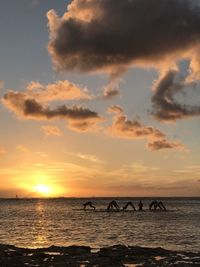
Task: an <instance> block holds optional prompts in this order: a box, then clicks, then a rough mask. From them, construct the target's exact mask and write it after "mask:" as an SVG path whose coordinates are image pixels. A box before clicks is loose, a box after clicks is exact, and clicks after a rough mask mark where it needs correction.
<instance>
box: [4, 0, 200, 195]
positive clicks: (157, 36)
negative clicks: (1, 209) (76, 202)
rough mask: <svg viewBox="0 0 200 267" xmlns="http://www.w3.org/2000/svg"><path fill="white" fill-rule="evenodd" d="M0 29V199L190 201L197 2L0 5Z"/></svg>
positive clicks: (197, 171) (197, 191)
mask: <svg viewBox="0 0 200 267" xmlns="http://www.w3.org/2000/svg"><path fill="white" fill-rule="evenodd" d="M0 33H1V46H0V59H1V64H0V98H1V101H0V117H1V120H0V129H1V130H0V197H15V195H18V196H20V197H33V196H48V197H54V196H66V197H80V196H84V197H85V196H199V195H200V156H199V155H200V145H199V140H200V139H199V131H200V120H199V118H200V81H199V80H200V1H199V0H191V1H190V0H182V1H179V0H168V1H164V0H159V1H155V0H140V1H139V0H73V1H67V0H57V1H53V0H18V1H13V0H12V1H11V0H6V1H2V3H1V9H0Z"/></svg>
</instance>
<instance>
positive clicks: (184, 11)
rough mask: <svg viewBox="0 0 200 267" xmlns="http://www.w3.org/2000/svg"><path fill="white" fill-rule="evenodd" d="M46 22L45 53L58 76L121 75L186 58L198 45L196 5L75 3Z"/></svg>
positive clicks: (147, 0)
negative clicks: (141, 65)
mask: <svg viewBox="0 0 200 267" xmlns="http://www.w3.org/2000/svg"><path fill="white" fill-rule="evenodd" d="M47 16H48V20H49V28H50V41H49V44H48V50H49V53H50V54H51V56H52V59H53V62H54V63H55V65H56V67H57V68H58V69H61V70H79V71H96V70H108V71H110V72H112V71H115V68H116V69H117V70H118V71H119V68H121V69H122V70H121V71H123V68H125V67H126V65H131V64H133V63H135V62H138V61H144V62H147V61H149V62H152V61H153V62H155V61H157V60H158V61H159V60H160V59H163V58H164V57H169V55H173V57H176V58H178V57H187V56H188V54H187V53H188V51H189V50H191V49H192V48H195V47H196V46H197V45H198V44H199V41H200V7H199V1H197V0H191V1H189V0H159V1H158V0H93V1H91V0H73V1H72V2H71V4H70V5H69V6H68V11H67V12H66V13H65V14H64V15H63V17H62V18H59V17H58V16H57V15H56V13H55V11H54V10H50V11H49V12H48V14H47ZM186 52H187V53H186Z"/></svg>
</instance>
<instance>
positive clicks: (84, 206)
mask: <svg viewBox="0 0 200 267" xmlns="http://www.w3.org/2000/svg"><path fill="white" fill-rule="evenodd" d="M86 207H90V208H93V209H94V210H95V209H96V207H95V206H94V205H93V204H92V201H87V202H85V203H84V204H83V209H84V210H85V209H86Z"/></svg>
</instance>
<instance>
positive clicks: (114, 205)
mask: <svg viewBox="0 0 200 267" xmlns="http://www.w3.org/2000/svg"><path fill="white" fill-rule="evenodd" d="M113 209H117V210H119V206H118V204H117V202H116V201H115V200H112V201H111V202H110V203H109V204H108V207H107V210H108V211H109V210H113Z"/></svg>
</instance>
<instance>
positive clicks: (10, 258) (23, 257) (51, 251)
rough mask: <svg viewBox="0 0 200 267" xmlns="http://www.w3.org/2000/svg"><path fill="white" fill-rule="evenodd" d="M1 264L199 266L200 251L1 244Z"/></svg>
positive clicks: (5, 266)
mask: <svg viewBox="0 0 200 267" xmlns="http://www.w3.org/2000/svg"><path fill="white" fill-rule="evenodd" d="M0 266H1V267H22V266H39V267H43V266H45V267H54V266H59V267H64V266H69V267H90V266H96V267H98V266H106V267H112V266H113V267H122V266H124V267H137V266H138V267H139V266H140V267H142V266H144V267H151V266H154V267H155V266H162V267H164V266H167V267H170V266H176V267H190V266H191V267H193V266H195V267H197V266H200V253H192V252H180V251H170V250H165V249H162V248H143V247H127V246H123V245H116V246H112V247H105V248H100V249H92V248H90V247H87V246H69V247H56V246H51V247H49V248H39V249H26V248H17V247H15V246H11V245H0Z"/></svg>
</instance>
